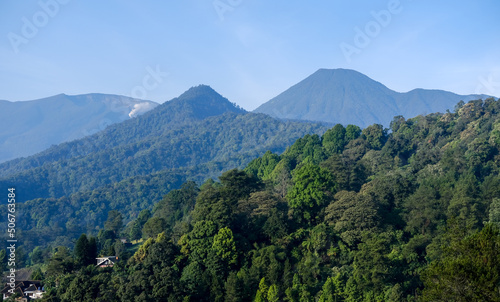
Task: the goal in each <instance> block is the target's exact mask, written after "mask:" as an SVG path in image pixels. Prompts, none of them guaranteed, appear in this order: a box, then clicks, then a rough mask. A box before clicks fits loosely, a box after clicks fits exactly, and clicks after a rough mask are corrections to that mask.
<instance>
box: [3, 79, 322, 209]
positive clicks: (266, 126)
mask: <svg viewBox="0 0 500 302" xmlns="http://www.w3.org/2000/svg"><path fill="white" fill-rule="evenodd" d="M324 131H326V127H324V126H322V125H320V124H313V123H303V122H291V121H280V120H278V119H275V118H272V117H269V116H267V115H264V114H255V113H247V112H246V111H245V110H243V109H241V108H239V107H238V106H236V105H235V104H233V103H231V102H229V101H228V100H227V99H226V98H224V97H222V96H221V95H220V94H218V93H217V92H215V91H214V90H213V89H212V88H210V87H209V86H204V85H201V86H197V87H193V88H191V89H189V90H188V91H186V92H185V93H183V94H182V95H181V96H179V97H178V98H175V99H173V100H171V101H169V102H166V103H164V104H161V105H159V106H158V107H156V108H155V109H153V110H151V111H149V112H147V113H145V114H143V115H141V116H138V117H137V118H134V119H129V120H126V121H124V122H122V123H119V124H113V125H110V126H108V127H107V128H106V129H105V130H103V131H100V132H98V133H96V134H94V135H91V136H88V137H84V138H82V139H79V140H75V141H72V142H67V143H63V144H60V145H57V146H53V147H51V148H49V149H47V150H45V151H43V152H41V153H38V154H36V155H33V156H30V157H27V158H20V159H16V160H12V161H9V162H6V163H3V164H0V177H1V178H0V185H1V186H2V187H3V186H9V185H11V184H16V186H17V187H18V188H19V192H20V193H19V195H18V199H19V201H22V200H29V199H34V198H40V197H61V196H68V195H70V194H72V193H75V192H77V191H82V190H85V191H89V190H94V189H96V188H98V187H100V186H103V185H107V184H111V183H115V182H119V181H121V180H123V179H126V178H129V177H133V176H138V175H148V174H151V173H156V172H158V171H162V170H169V169H177V168H184V167H197V166H199V165H203V164H207V163H209V162H214V161H215V162H221V163H222V165H221V166H220V167H219V169H218V171H219V172H222V171H224V170H227V169H230V168H235V167H241V166H244V165H245V164H246V163H248V162H249V161H250V160H252V159H253V158H255V157H258V156H260V155H262V154H264V153H265V152H266V151H267V150H271V151H273V152H283V151H284V150H285V148H286V147H287V146H288V145H290V144H291V143H293V142H294V141H295V140H296V139H297V138H299V137H302V136H304V135H305V134H311V133H323V132H324ZM192 173H194V174H196V173H198V172H197V171H196V169H194V170H193V172H192ZM212 174H216V172H214V173H212ZM208 176H209V175H207V177H208Z"/></svg>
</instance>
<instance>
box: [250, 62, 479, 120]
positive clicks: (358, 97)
mask: <svg viewBox="0 0 500 302" xmlns="http://www.w3.org/2000/svg"><path fill="white" fill-rule="evenodd" d="M480 98H483V99H484V98H488V96H485V95H458V94H455V93H452V92H448V91H443V90H426V89H415V90H412V91H409V92H406V93H400V92H396V91H393V90H391V89H389V88H387V87H386V86H384V85H383V84H381V83H379V82H377V81H374V80H372V79H370V78H369V77H367V76H366V75H364V74H362V73H359V72H357V71H354V70H349V69H319V70H318V71H316V72H315V73H313V74H312V75H310V76H309V77H307V78H306V79H304V80H302V81H301V82H299V83H297V84H296V85H294V86H292V87H290V88H289V89H287V90H286V91H284V92H283V93H281V94H279V95H278V96H276V97H275V98H273V99H271V100H270V101H268V102H266V103H264V104H262V105H261V106H259V107H258V108H257V109H255V110H254V112H260V113H265V114H269V115H270V116H273V117H277V118H281V119H293V120H297V119H298V120H310V121H321V122H328V123H340V124H343V125H347V124H355V125H358V126H360V127H362V128H364V127H367V126H369V125H371V124H375V123H376V124H382V125H384V126H386V127H388V126H389V123H390V122H391V120H392V119H393V118H394V116H397V115H403V116H404V117H405V118H411V117H415V116H417V115H420V114H428V113H434V112H446V110H447V109H449V110H453V108H454V106H455V105H456V104H457V103H458V102H459V101H461V100H462V101H464V102H468V101H470V100H475V99H480Z"/></svg>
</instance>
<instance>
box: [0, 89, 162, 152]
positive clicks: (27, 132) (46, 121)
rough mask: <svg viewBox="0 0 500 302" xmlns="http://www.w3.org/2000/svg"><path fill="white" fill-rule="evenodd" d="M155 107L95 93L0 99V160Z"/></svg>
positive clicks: (73, 136) (128, 117) (142, 102)
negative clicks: (26, 99)
mask: <svg viewBox="0 0 500 302" xmlns="http://www.w3.org/2000/svg"><path fill="white" fill-rule="evenodd" d="M156 106H158V104H157V103H154V102H151V101H143V100H137V99H133V98H128V97H124V96H118V95H108V94H96V93H94V94H85V95H75V96H70V95H65V94H59V95H56V96H52V97H48V98H44V99H39V100H33V101H23V102H9V101H0V162H4V161H7V160H10V159H14V158H17V157H21V156H29V155H32V154H35V153H37V152H40V151H43V150H45V149H47V148H48V147H50V146H51V145H57V144H60V143H62V142H66V141H71V140H75V139H79V138H82V137H84V136H87V135H91V134H94V133H96V132H98V131H100V130H103V129H104V128H106V126H108V125H111V124H114V123H118V122H122V121H124V120H127V119H130V118H131V117H134V116H137V115H140V114H142V113H144V112H147V111H149V110H151V109H153V108H155V107H156Z"/></svg>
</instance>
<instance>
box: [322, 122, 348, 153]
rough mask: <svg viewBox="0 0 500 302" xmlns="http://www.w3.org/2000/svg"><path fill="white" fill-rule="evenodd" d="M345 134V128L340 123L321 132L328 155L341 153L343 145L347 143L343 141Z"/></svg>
mask: <svg viewBox="0 0 500 302" xmlns="http://www.w3.org/2000/svg"><path fill="white" fill-rule="evenodd" d="M345 134H346V129H345V128H344V126H342V125H341V124H337V125H335V126H334V127H333V128H331V129H328V130H327V131H326V132H325V134H323V137H322V143H323V147H324V148H325V151H326V153H327V154H328V155H332V154H334V153H342V151H343V150H344V146H345V145H346V144H347V143H346V141H345Z"/></svg>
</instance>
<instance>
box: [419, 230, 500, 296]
mask: <svg viewBox="0 0 500 302" xmlns="http://www.w3.org/2000/svg"><path fill="white" fill-rule="evenodd" d="M499 250H500V233H499V230H498V228H497V227H496V226H495V225H492V224H487V225H485V226H484V228H483V229H482V230H481V231H479V232H477V233H475V234H473V235H471V236H468V237H466V238H463V239H461V240H458V241H454V242H452V243H451V244H450V245H449V246H446V247H444V253H443V257H442V258H441V259H438V260H436V261H434V262H432V263H431V264H430V265H429V267H428V268H427V269H426V271H425V272H424V273H423V275H422V277H423V281H424V284H425V288H424V290H423V292H422V301H464V302H465V301H500V295H499V294H498V293H499V291H500V253H498V251H499Z"/></svg>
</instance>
